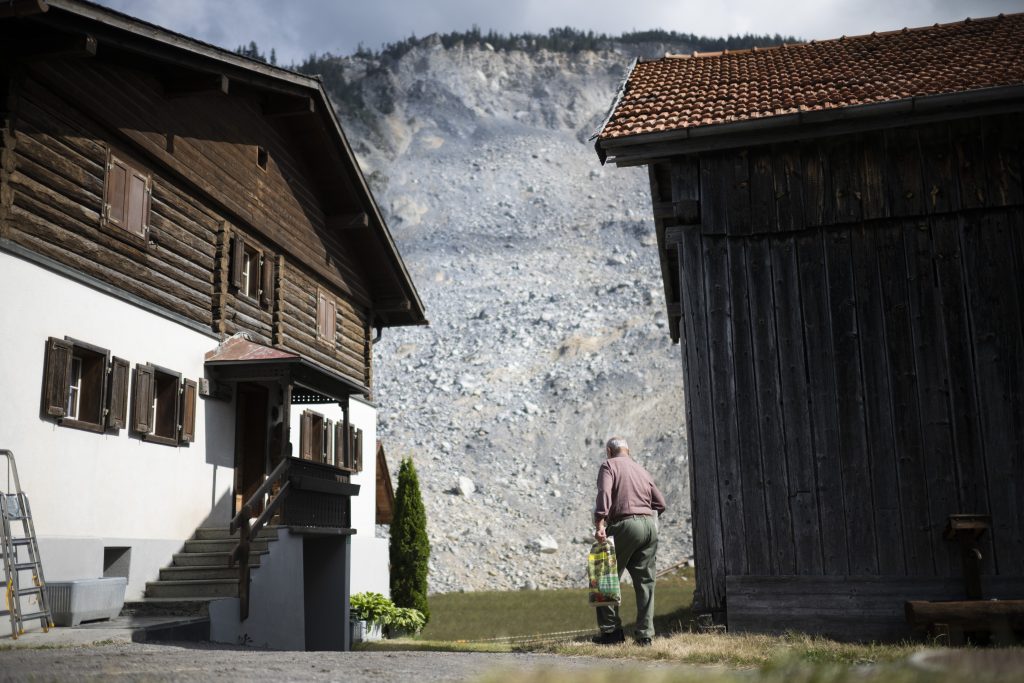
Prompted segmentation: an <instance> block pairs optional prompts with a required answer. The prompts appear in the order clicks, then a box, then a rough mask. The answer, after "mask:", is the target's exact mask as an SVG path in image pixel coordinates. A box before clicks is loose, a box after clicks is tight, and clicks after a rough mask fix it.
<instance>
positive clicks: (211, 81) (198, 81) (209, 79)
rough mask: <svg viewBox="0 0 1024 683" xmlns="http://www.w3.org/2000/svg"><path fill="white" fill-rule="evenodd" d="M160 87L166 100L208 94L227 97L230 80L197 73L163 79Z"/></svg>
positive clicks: (222, 76) (218, 75)
mask: <svg viewBox="0 0 1024 683" xmlns="http://www.w3.org/2000/svg"><path fill="white" fill-rule="evenodd" d="M162 85H163V88H164V97H167V98H172V97H189V96H190V95H201V94H210V93H218V94H222V95H227V94H228V91H229V90H230V88H231V80H230V79H229V78H228V77H227V76H226V75H224V74H210V73H197V74H191V75H188V76H180V77H175V78H167V79H164V80H163V81H162Z"/></svg>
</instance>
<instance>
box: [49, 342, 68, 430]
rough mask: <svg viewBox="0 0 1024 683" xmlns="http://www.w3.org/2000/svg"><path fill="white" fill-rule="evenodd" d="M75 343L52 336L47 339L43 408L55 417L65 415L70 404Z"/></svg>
mask: <svg viewBox="0 0 1024 683" xmlns="http://www.w3.org/2000/svg"><path fill="white" fill-rule="evenodd" d="M73 352H74V344H72V343H71V342H69V341H65V340H63V339H57V338H56V337H50V338H49V339H47V340H46V360H45V363H44V365H43V368H44V369H43V410H44V411H45V412H46V414H47V415H52V416H53V417H64V415H65V411H66V408H67V405H68V385H69V383H70V381H71V356H72V354H73Z"/></svg>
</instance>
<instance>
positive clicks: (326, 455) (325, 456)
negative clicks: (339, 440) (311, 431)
mask: <svg viewBox="0 0 1024 683" xmlns="http://www.w3.org/2000/svg"><path fill="white" fill-rule="evenodd" d="M333 452H334V421H333V420H326V419H325V420H324V441H323V452H322V453H321V454H320V462H330V461H331V453H333Z"/></svg>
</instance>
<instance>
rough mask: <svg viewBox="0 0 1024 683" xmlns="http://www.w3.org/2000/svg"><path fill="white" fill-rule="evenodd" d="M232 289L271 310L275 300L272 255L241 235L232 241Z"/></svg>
mask: <svg viewBox="0 0 1024 683" xmlns="http://www.w3.org/2000/svg"><path fill="white" fill-rule="evenodd" d="M231 287H232V288H234V290H235V294H237V295H238V296H242V297H245V298H247V299H251V300H252V301H253V302H254V303H256V304H257V305H259V306H261V307H263V308H270V305H271V303H272V302H273V298H274V268H273V263H272V262H271V261H270V255H269V254H266V253H265V252H264V251H263V250H262V249H260V248H259V247H257V246H256V245H255V244H254V243H253V242H251V241H249V240H247V239H245V238H244V237H242V236H241V235H236V236H235V237H233V238H232V239H231Z"/></svg>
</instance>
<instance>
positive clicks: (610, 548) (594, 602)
mask: <svg viewBox="0 0 1024 683" xmlns="http://www.w3.org/2000/svg"><path fill="white" fill-rule="evenodd" d="M587 574H588V576H589V578H590V594H589V596H588V600H589V602H590V605H591V606H592V607H601V606H602V605H609V606H610V605H618V604H619V602H620V601H621V600H622V593H621V592H620V591H619V563H618V562H617V561H616V559H615V541H614V540H613V539H611V538H609V539H608V540H607V541H604V542H603V543H595V544H594V545H593V547H592V548H591V549H590V555H589V556H588V557H587Z"/></svg>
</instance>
